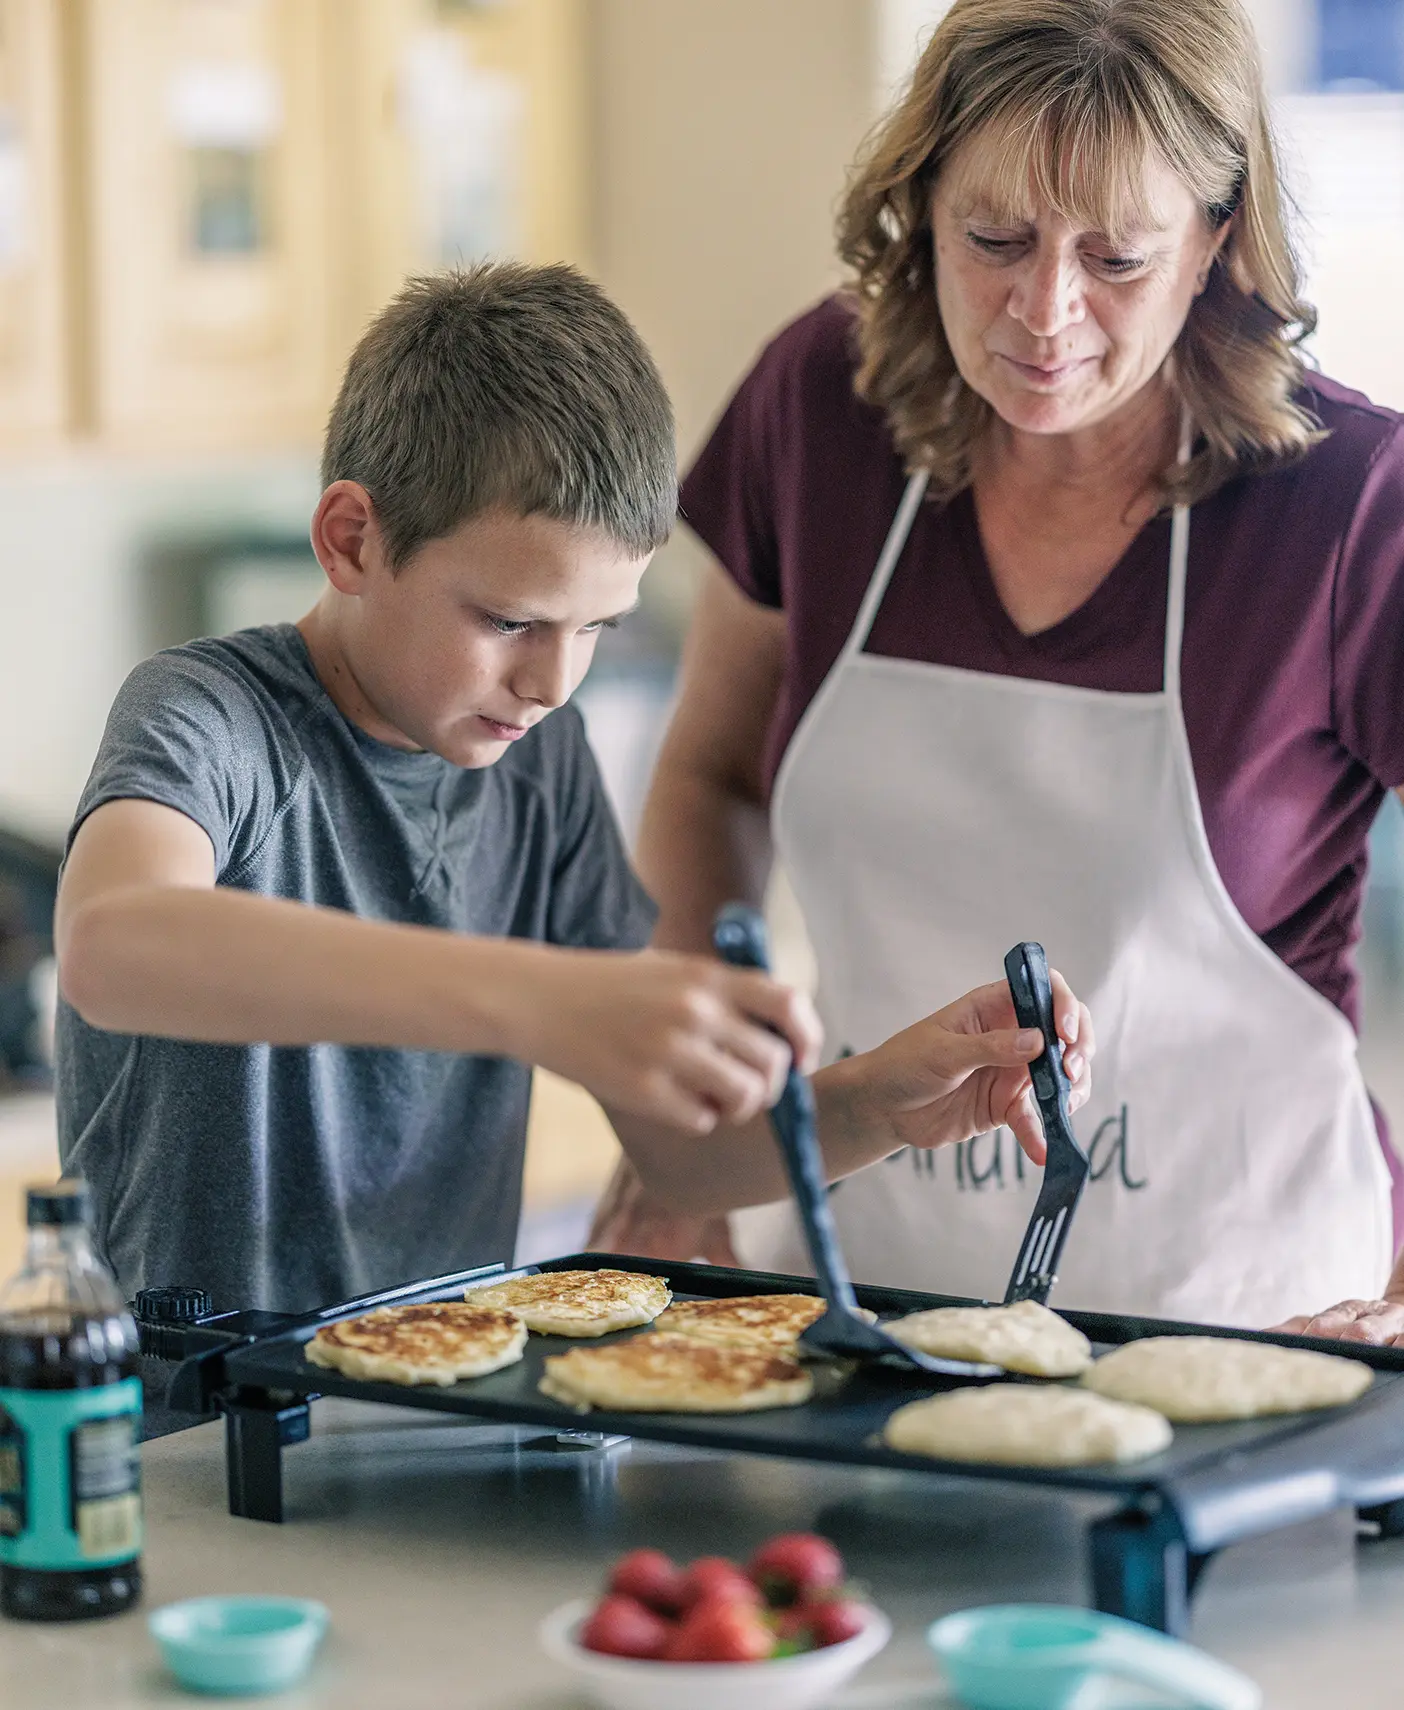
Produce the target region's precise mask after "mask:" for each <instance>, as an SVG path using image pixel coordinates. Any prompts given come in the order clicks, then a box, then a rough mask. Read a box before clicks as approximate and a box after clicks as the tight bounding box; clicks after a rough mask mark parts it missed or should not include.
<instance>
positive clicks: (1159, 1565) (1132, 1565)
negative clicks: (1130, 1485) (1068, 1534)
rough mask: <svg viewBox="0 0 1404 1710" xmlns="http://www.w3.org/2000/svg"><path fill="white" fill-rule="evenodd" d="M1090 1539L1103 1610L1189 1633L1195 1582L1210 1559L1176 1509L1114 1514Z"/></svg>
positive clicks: (1092, 1530)
mask: <svg viewBox="0 0 1404 1710" xmlns="http://www.w3.org/2000/svg"><path fill="white" fill-rule="evenodd" d="M1088 1542H1089V1544H1090V1546H1091V1558H1092V1595H1093V1600H1094V1602H1095V1603H1096V1606H1097V1608H1098V1609H1100V1610H1102V1611H1104V1612H1105V1613H1106V1614H1108V1615H1120V1616H1122V1617H1124V1618H1125V1619H1126V1620H1128V1621H1139V1622H1140V1623H1141V1624H1142V1626H1145V1627H1154V1628H1156V1629H1157V1630H1158V1631H1159V1632H1162V1633H1170V1634H1172V1635H1173V1636H1175V1637H1177V1638H1178V1637H1181V1636H1183V1634H1184V1633H1185V1632H1186V1631H1187V1629H1188V1627H1189V1609H1190V1596H1191V1594H1192V1593H1193V1591H1194V1586H1195V1581H1196V1580H1197V1579H1198V1578H1199V1575H1200V1573H1201V1572H1202V1571H1203V1569H1204V1567H1205V1566H1206V1564H1207V1563H1208V1561H1209V1559H1210V1558H1209V1557H1208V1556H1207V1555H1197V1554H1196V1553H1195V1552H1194V1551H1193V1550H1191V1549H1190V1548H1189V1546H1188V1545H1187V1544H1186V1542H1185V1539H1184V1535H1183V1533H1182V1532H1181V1531H1180V1527H1179V1522H1178V1520H1177V1519H1176V1517H1175V1515H1174V1513H1173V1511H1172V1510H1170V1509H1169V1508H1161V1509H1159V1510H1156V1511H1152V1512H1146V1511H1144V1510H1141V1509H1130V1510H1128V1511H1127V1512H1125V1513H1122V1514H1112V1515H1110V1516H1108V1518H1106V1519H1105V1520H1097V1521H1094V1522H1093V1524H1092V1525H1091V1526H1090V1527H1089V1528H1088Z"/></svg>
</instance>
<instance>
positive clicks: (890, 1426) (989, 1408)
mask: <svg viewBox="0 0 1404 1710" xmlns="http://www.w3.org/2000/svg"><path fill="white" fill-rule="evenodd" d="M1089 1402H1097V1403H1099V1405H1098V1406H1096V1407H1089V1406H1088V1403H1089ZM882 1435H883V1441H884V1442H885V1443H886V1444H887V1446H888V1448H890V1449H898V1450H900V1451H901V1452H902V1453H903V1454H904V1455H930V1456H932V1457H933V1458H934V1459H936V1460H938V1461H978V1462H982V1463H985V1464H987V1465H988V1464H995V1465H999V1466H1014V1467H1087V1466H1097V1465H1098V1464H1100V1463H1103V1462H1106V1461H1137V1460H1140V1459H1141V1458H1142V1457H1143V1456H1145V1455H1154V1454H1158V1453H1159V1451H1160V1450H1161V1449H1164V1448H1168V1447H1169V1445H1170V1441H1171V1438H1172V1437H1173V1436H1174V1432H1173V1431H1171V1429H1170V1426H1169V1424H1168V1423H1167V1422H1166V1420H1165V1419H1163V1418H1162V1417H1161V1415H1160V1414H1159V1413H1155V1412H1153V1411H1152V1410H1151V1409H1150V1408H1149V1407H1133V1406H1132V1405H1131V1404H1130V1403H1129V1402H1124V1401H1107V1400H1106V1399H1105V1398H1104V1397H1102V1396H1100V1395H1089V1394H1088V1392H1087V1391H1086V1390H1085V1389H1069V1388H1065V1387H1064V1386H1063V1385H1062V1384H1048V1385H1045V1386H1040V1385H1036V1384H1021V1383H992V1384H989V1385H987V1386H986V1387H985V1388H984V1389H952V1390H948V1391H947V1392H946V1393H945V1394H944V1395H934V1396H932V1397H931V1398H930V1399H929V1400H927V1401H913V1402H909V1403H908V1405H907V1406H906V1407H899V1408H898V1409H897V1411H896V1412H895V1413H894V1414H892V1415H891V1416H890V1417H889V1418H888V1421H887V1424H886V1425H885V1426H884V1427H883V1433H882Z"/></svg>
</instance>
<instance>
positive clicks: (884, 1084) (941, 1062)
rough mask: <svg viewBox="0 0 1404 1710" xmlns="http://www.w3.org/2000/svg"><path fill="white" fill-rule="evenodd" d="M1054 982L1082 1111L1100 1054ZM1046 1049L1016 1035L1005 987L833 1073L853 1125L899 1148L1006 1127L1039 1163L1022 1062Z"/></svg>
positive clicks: (991, 988)
mask: <svg viewBox="0 0 1404 1710" xmlns="http://www.w3.org/2000/svg"><path fill="white" fill-rule="evenodd" d="M1052 985H1053V1014H1054V1016H1055V1017H1056V1018H1057V1025H1058V1034H1059V1037H1060V1038H1061V1039H1062V1041H1063V1047H1064V1055H1063V1066H1064V1068H1065V1069H1066V1070H1067V1074H1068V1079H1069V1080H1070V1081H1071V1082H1072V1095H1071V1098H1070V1100H1069V1104H1070V1106H1071V1108H1072V1109H1073V1110H1076V1109H1078V1107H1079V1106H1080V1105H1083V1104H1085V1103H1086V1102H1087V1097H1088V1093H1089V1091H1090V1089H1091V1083H1092V1069H1091V1065H1092V1058H1093V1056H1094V1055H1095V1054H1096V1049H1097V1046H1096V1039H1095V1036H1094V1034H1093V1031H1092V1018H1091V1016H1090V1015H1089V1014H1088V1012H1087V1008H1086V1005H1084V1004H1081V1003H1079V1002H1078V1000H1077V999H1076V998H1075V997H1074V996H1073V994H1072V992H1071V991H1070V990H1069V989H1068V984H1067V982H1066V980H1064V979H1063V977H1062V976H1061V975H1060V974H1057V973H1054V974H1053V975H1052ZM1042 1050H1043V1036H1042V1034H1040V1033H1039V1032H1038V1031H1037V1030H1036V1029H1033V1028H1029V1029H1023V1030H1021V1029H1020V1028H1019V1026H1018V1021H1017V1019H1016V1017H1015V1014H1014V1004H1013V1001H1012V999H1011V998H1010V996H1009V988H1008V986H1007V985H1005V984H1004V982H1003V981H1000V982H999V983H997V984H994V985H988V986H980V987H979V988H978V989H977V990H975V991H973V992H968V993H967V994H966V995H965V996H964V997H963V998H959V999H957V1001H956V1002H955V1003H953V1004H950V1005H948V1006H947V1007H946V1008H945V1009H942V1010H938V1011H937V1012H936V1014H935V1015H929V1016H927V1017H926V1019H925V1020H924V1021H918V1022H917V1023H915V1025H913V1026H911V1027H908V1028H907V1029H906V1030H905V1031H904V1032H902V1033H898V1034H895V1035H894V1036H893V1037H892V1038H891V1039H889V1040H888V1041H887V1042H886V1043H885V1044H883V1045H879V1046H878V1047H877V1048H876V1050H873V1051H867V1052H864V1053H863V1054H862V1055H861V1056H858V1057H851V1058H848V1059H847V1060H846V1061H844V1062H842V1063H839V1064H836V1065H835V1066H834V1069H833V1070H830V1071H827V1073H828V1074H837V1075H841V1076H842V1077H843V1079H844V1080H845V1081H848V1082H849V1094H848V1098H849V1101H850V1102H849V1121H850V1122H851V1123H853V1124H855V1125H862V1126H863V1127H866V1128H870V1129H886V1130H887V1131H888V1133H889V1134H890V1136H891V1139H892V1148H893V1149H894V1150H895V1149H897V1148H898V1147H900V1146H920V1147H932V1146H945V1145H949V1144H950V1143H951V1142H952V1141H956V1140H968V1139H969V1138H970V1137H971V1136H972V1135H975V1134H984V1133H988V1132H989V1130H990V1129H992V1128H998V1127H1000V1126H1001V1125H1004V1126H1007V1127H1008V1128H1010V1129H1012V1131H1013V1133H1014V1136H1015V1138H1016V1139H1017V1140H1018V1142H1019V1144H1020V1145H1021V1146H1022V1147H1023V1148H1024V1151H1025V1152H1026V1153H1027V1154H1028V1155H1029V1157H1030V1159H1032V1161H1033V1162H1034V1163H1035V1164H1041V1163H1043V1161H1044V1156H1045V1150H1046V1148H1045V1146H1044V1141H1043V1127H1042V1124H1041V1123H1040V1121H1039V1116H1038V1107H1037V1105H1036V1104H1035V1102H1034V1097H1033V1087H1032V1085H1031V1083H1030V1081H1029V1076H1028V1070H1027V1068H1026V1067H1025V1065H1026V1064H1028V1063H1031V1062H1032V1061H1033V1059H1034V1058H1035V1057H1037V1056H1038V1055H1039V1053H1040V1052H1041V1051H1042Z"/></svg>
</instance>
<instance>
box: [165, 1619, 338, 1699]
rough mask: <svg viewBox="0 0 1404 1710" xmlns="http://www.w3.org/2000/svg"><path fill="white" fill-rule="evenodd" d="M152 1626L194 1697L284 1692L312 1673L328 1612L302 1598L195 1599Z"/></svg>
mask: <svg viewBox="0 0 1404 1710" xmlns="http://www.w3.org/2000/svg"><path fill="white" fill-rule="evenodd" d="M147 1625H148V1626H149V1627H150V1629H151V1636H152V1637H153V1638H154V1639H155V1641H156V1643H157V1644H158V1645H159V1646H160V1647H161V1655H162V1656H163V1657H164V1658H165V1662H166V1667H167V1668H169V1669H170V1671H171V1673H172V1674H173V1675H174V1676H175V1677H176V1679H177V1680H178V1681H179V1682H180V1683H181V1685H182V1686H188V1687H189V1688H190V1689H191V1691H192V1692H220V1693H255V1692H281V1691H282V1690H283V1689H284V1688H285V1687H288V1686H292V1685H294V1684H295V1682H297V1681H299V1680H300V1679H301V1678H302V1676H303V1675H304V1674H305V1673H306V1672H307V1666H308V1664H309V1663H310V1662H311V1661H312V1655H313V1652H314V1651H315V1650H316V1649H317V1646H318V1645H319V1644H320V1643H321V1639H322V1635H323V1633H325V1632H326V1630H327V1611H326V1608H325V1607H324V1606H323V1605H322V1604H320V1603H312V1602H309V1601H308V1600H307V1599H306V1598H302V1597H192V1598H189V1599H187V1600H186V1601H185V1602H184V1603H168V1604H166V1605H165V1607H164V1608H162V1609H157V1610H155V1611H154V1612H153V1613H152V1615H151V1617H150V1619H149V1620H148V1622H147Z"/></svg>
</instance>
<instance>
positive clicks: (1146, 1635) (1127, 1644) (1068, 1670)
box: [926, 1603, 1263, 1710]
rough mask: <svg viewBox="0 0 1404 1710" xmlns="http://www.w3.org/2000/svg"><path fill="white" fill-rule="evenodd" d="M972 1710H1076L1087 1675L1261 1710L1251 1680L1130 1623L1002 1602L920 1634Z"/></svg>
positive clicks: (1203, 1708)
mask: <svg viewBox="0 0 1404 1710" xmlns="http://www.w3.org/2000/svg"><path fill="white" fill-rule="evenodd" d="M926 1642H927V1644H928V1645H930V1646H931V1649H932V1650H933V1651H934V1652H935V1653H936V1656H937V1658H938V1660H939V1661H940V1664H941V1667H942V1669H943V1670H944V1671H945V1674H946V1676H947V1678H948V1680H949V1681H950V1683H951V1685H952V1686H953V1687H954V1688H955V1691H956V1694H957V1696H958V1697H959V1698H960V1701H961V1703H962V1704H966V1705H969V1706H970V1710H1073V1704H1074V1701H1075V1700H1076V1699H1077V1697H1078V1695H1079V1694H1080V1692H1081V1689H1082V1686H1083V1683H1084V1682H1085V1681H1086V1680H1087V1679H1088V1678H1089V1676H1093V1675H1101V1676H1104V1677H1110V1678H1112V1679H1116V1680H1122V1681H1131V1682H1135V1683H1136V1684H1138V1685H1141V1686H1150V1687H1154V1688H1155V1689H1156V1690H1157V1691H1158V1692H1160V1693H1163V1694H1166V1695H1167V1696H1168V1697H1169V1698H1170V1699H1171V1700H1172V1701H1176V1702H1179V1703H1181V1704H1187V1705H1194V1706H1195V1707H1196V1710H1259V1706H1260V1705H1261V1704H1262V1699H1263V1695H1262V1692H1261V1690H1260V1689H1259V1687H1258V1686H1257V1685H1256V1684H1255V1683H1254V1682H1253V1681H1251V1680H1250V1679H1249V1678H1248V1676H1247V1675H1245V1674H1240V1673H1239V1672H1238V1670H1237V1669H1235V1668H1229V1667H1228V1665H1227V1664H1225V1663H1221V1662H1219V1661H1218V1659H1217V1658H1215V1657H1211V1656H1208V1655H1206V1654H1205V1652H1203V1651H1200V1650H1196V1649H1195V1648H1194V1647H1193V1646H1192V1645H1186V1644H1183V1643H1181V1642H1180V1641H1179V1640H1177V1639H1171V1638H1167V1637H1166V1636H1165V1634H1163V1633H1155V1632H1152V1631H1151V1630H1150V1629H1149V1628H1147V1627H1141V1626H1138V1625H1137V1624H1136V1623H1135V1622H1133V1621H1123V1620H1120V1619H1119V1618H1118V1617H1116V1616H1115V1615H1102V1614H1099V1613H1098V1612H1097V1611H1096V1610H1090V1609H1069V1608H1065V1607H1064V1606H1063V1605H1061V1604H1046V1603H1005V1604H994V1605H992V1606H990V1607H989V1608H985V1609H963V1610H961V1611H960V1612H959V1613H958V1614H955V1615H946V1616H943V1617H942V1618H941V1619H940V1620H939V1621H936V1622H934V1623H933V1624H932V1625H931V1626H930V1627H929V1628H928V1629H927V1633H926Z"/></svg>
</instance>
